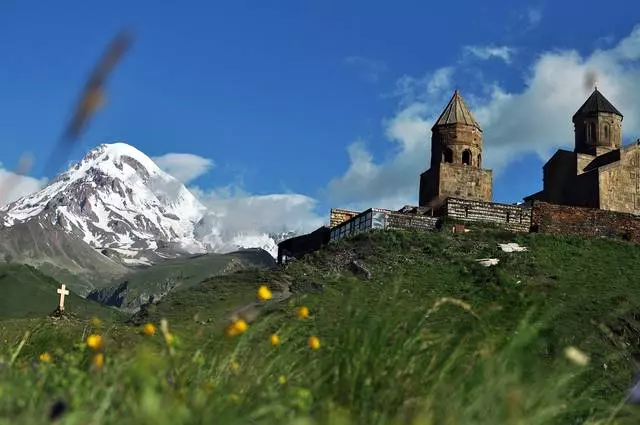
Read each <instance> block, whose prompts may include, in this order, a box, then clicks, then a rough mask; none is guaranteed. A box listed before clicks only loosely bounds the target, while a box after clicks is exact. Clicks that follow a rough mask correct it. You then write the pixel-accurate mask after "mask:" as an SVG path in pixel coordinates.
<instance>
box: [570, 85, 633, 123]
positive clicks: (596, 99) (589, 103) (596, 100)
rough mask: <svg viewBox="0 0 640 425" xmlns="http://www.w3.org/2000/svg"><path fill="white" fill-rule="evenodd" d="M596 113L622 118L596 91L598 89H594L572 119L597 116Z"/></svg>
mask: <svg viewBox="0 0 640 425" xmlns="http://www.w3.org/2000/svg"><path fill="white" fill-rule="evenodd" d="M598 112H608V113H611V114H616V115H618V116H620V117H622V114H621V113H620V111H618V110H617V109H616V107H615V106H613V105H612V104H611V102H609V101H608V100H607V98H606V97H604V96H603V95H602V93H600V91H598V88H597V87H596V88H595V89H593V93H591V96H589V98H588V99H587V100H586V102H584V104H583V105H582V106H581V107H580V109H578V111H577V112H576V113H575V114H574V115H573V117H574V118H575V117H577V116H585V115H592V114H597V113H598Z"/></svg>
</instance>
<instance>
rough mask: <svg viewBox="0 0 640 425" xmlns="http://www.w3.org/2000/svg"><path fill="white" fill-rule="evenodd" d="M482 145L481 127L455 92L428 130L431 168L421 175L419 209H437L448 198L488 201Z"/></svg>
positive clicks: (490, 189)
mask: <svg viewBox="0 0 640 425" xmlns="http://www.w3.org/2000/svg"><path fill="white" fill-rule="evenodd" d="M482 142H483V140H482V128H480V124H478V121H476V119H475V118H474V117H473V114H472V113H471V111H470V110H469V108H468V107H467V105H466V103H465V102H464V99H463V98H462V95H461V94H460V92H459V91H458V90H456V91H455V92H454V93H453V96H452V97H451V100H450V101H449V103H448V104H447V106H446V107H445V108H444V111H442V114H440V117H439V118H438V119H437V120H436V122H435V124H434V125H433V127H432V128H431V167H430V168H429V169H428V170H427V171H425V172H424V173H422V174H421V175H420V193H419V206H421V207H423V206H424V207H437V206H438V205H440V204H442V202H443V201H444V200H445V199H446V198H448V197H456V198H462V199H470V200H478V201H487V202H491V200H492V196H493V183H492V171H491V170H487V169H484V168H482Z"/></svg>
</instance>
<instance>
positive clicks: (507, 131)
mask: <svg viewBox="0 0 640 425" xmlns="http://www.w3.org/2000/svg"><path fill="white" fill-rule="evenodd" d="M444 70H447V71H446V72H445V71H444ZM457 71H463V70H452V69H451V68H442V69H440V70H437V71H435V72H430V73H427V74H426V76H425V77H421V78H412V77H403V78H402V79H400V81H399V82H398V87H397V90H396V92H395V94H396V95H399V96H401V99H400V101H399V110H398V112H397V113H396V114H395V116H393V117H391V118H390V119H386V120H384V121H383V126H384V129H385V132H386V135H387V137H388V139H389V141H390V142H391V143H393V147H394V150H395V151H396V153H395V155H394V156H393V157H392V158H390V159H387V160H383V161H376V160H375V159H374V158H373V155H372V154H371V153H370V152H369V151H368V150H367V149H366V147H365V144H364V143H363V142H362V141H357V142H354V143H353V144H352V145H351V146H350V147H349V148H348V153H349V158H350V166H349V168H348V170H347V171H346V172H345V173H344V175H342V176H340V177H338V178H335V179H333V180H332V181H331V182H330V183H329V185H328V186H327V189H326V196H327V198H328V200H329V201H331V202H332V203H333V204H339V205H349V204H351V203H354V204H358V205H366V206H377V207H385V208H399V207H401V206H402V205H403V204H404V203H406V200H409V201H410V202H409V203H413V204H415V203H416V202H417V192H418V178H419V177H418V175H419V173H420V172H422V171H424V170H426V169H427V168H428V164H429V157H430V154H429V151H430V137H431V132H430V131H429V130H430V128H431V126H432V124H433V122H434V120H435V119H436V117H437V116H438V115H439V113H440V112H441V111H442V109H443V108H444V106H445V104H446V101H447V100H448V98H449V97H450V96H451V94H452V85H451V81H452V74H451V72H457ZM593 72H596V73H597V76H598V77H597V82H598V88H599V90H600V91H601V92H602V93H603V94H604V95H605V96H606V97H607V98H608V99H609V100H610V101H611V102H612V103H613V104H614V105H615V106H616V107H617V108H618V109H619V110H620V111H621V112H622V113H623V114H624V120H623V134H624V136H626V140H629V139H635V138H637V137H638V136H640V97H638V96H637V88H638V87H640V25H639V26H637V27H636V28H634V29H633V31H632V32H631V33H630V34H629V35H628V36H627V37H625V38H624V39H622V40H620V41H619V42H618V43H617V44H615V45H613V46H612V47H611V48H610V49H607V50H602V49H599V50H594V51H593V52H592V53H591V54H589V55H587V56H581V55H580V54H579V53H578V52H577V51H574V50H564V51H550V52H544V53H542V54H540V55H539V56H538V57H537V59H536V61H535V63H533V64H532V66H531V67H530V71H529V73H528V75H527V76H526V78H525V81H524V87H523V89H522V90H519V91H509V90H507V89H505V88H503V87H502V86H501V85H500V84H498V83H490V84H488V87H485V88H483V90H482V92H480V93H473V92H464V91H463V93H462V94H463V97H464V98H465V99H466V100H467V103H468V104H469V106H470V107H471V109H472V111H473V113H474V115H475V116H476V119H478V121H479V122H480V124H481V125H482V127H483V130H484V155H483V158H484V162H485V166H487V167H488V168H493V169H494V177H498V178H499V177H500V173H501V171H502V170H503V169H504V167H505V166H506V165H507V164H508V163H509V162H510V161H512V160H514V159H517V158H519V157H520V156H522V155H523V154H525V153H535V154H537V155H538V156H539V157H540V158H541V159H543V160H546V159H548V157H549V155H550V154H551V153H552V152H553V151H554V150H555V149H557V148H560V147H562V148H571V146H572V145H573V124H572V123H571V117H572V115H573V114H574V112H575V111H576V110H577V109H578V108H579V107H580V105H582V103H583V102H584V101H585V100H586V97H587V96H588V95H589V94H590V91H591V90H592V87H589V88H588V90H587V89H586V88H585V83H586V82H587V80H588V79H589V78H590V77H592V74H593ZM443 74H446V75H448V77H447V78H446V79H443V78H442V75H443ZM437 81H440V82H439V83H438V82H437ZM429 87H436V89H433V90H431V91H430V90H429ZM522 195H523V196H524V195H526V194H522Z"/></svg>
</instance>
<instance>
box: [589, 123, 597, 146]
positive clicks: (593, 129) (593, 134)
mask: <svg viewBox="0 0 640 425" xmlns="http://www.w3.org/2000/svg"><path fill="white" fill-rule="evenodd" d="M589 133H590V134H589V136H590V137H589V138H590V139H591V141H592V142H594V143H595V142H596V139H597V137H596V123H594V122H592V123H589Z"/></svg>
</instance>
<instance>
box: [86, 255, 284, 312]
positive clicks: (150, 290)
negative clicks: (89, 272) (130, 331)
mask: <svg viewBox="0 0 640 425" xmlns="http://www.w3.org/2000/svg"><path fill="white" fill-rule="evenodd" d="M273 266H275V261H274V259H273V257H272V256H271V255H270V254H269V253H268V252H267V251H264V250H261V249H248V250H241V251H236V252H230V253H227V254H206V255H198V256H193V257H189V258H180V259H171V260H165V261H163V262H161V263H157V264H154V265H152V266H150V267H147V268H144V269H140V270H136V271H133V272H131V273H129V274H127V275H125V276H123V277H121V278H119V279H118V280H117V281H116V282H117V283H116V284H115V285H112V286H108V287H104V288H99V289H95V290H93V291H92V292H90V293H89V295H88V296H87V298H89V299H91V300H95V301H98V302H100V303H102V304H105V305H109V306H114V307H117V308H119V309H121V310H122V311H128V312H136V311H137V310H138V309H139V308H140V306H141V305H144V304H146V303H148V302H150V301H153V300H155V301H158V300H160V299H161V298H162V297H164V296H165V295H166V294H167V293H169V292H170V291H178V290H182V289H185V288H189V287H191V286H193V285H196V284H198V283H200V282H202V281H203V280H205V279H208V278H210V277H212V276H217V275H225V274H228V273H232V272H235V271H239V270H245V269H253V268H258V269H265V268H271V267H273Z"/></svg>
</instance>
